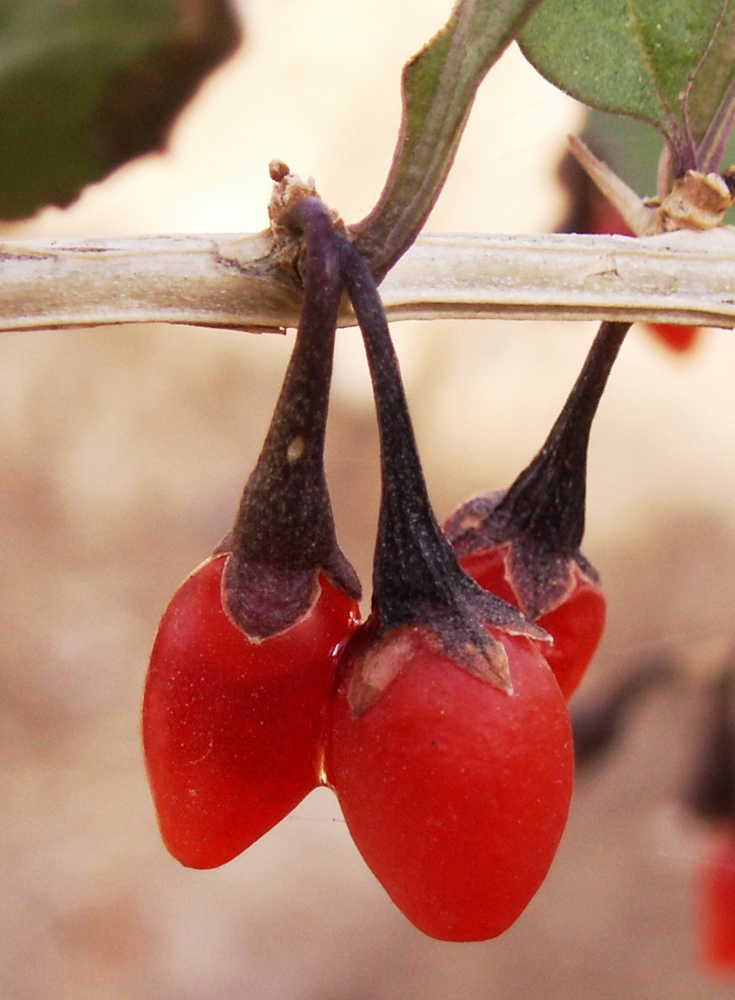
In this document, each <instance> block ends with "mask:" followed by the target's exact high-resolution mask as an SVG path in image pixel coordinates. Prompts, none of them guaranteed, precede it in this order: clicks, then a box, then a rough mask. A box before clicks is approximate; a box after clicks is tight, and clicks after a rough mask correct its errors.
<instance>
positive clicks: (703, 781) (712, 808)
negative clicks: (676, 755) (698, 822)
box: [687, 662, 735, 822]
mask: <svg viewBox="0 0 735 1000" xmlns="http://www.w3.org/2000/svg"><path fill="white" fill-rule="evenodd" d="M710 698H711V703H710V714H709V718H708V720H707V725H706V732H704V734H703V740H702V745H701V747H700V750H699V758H698V760H697V762H696V766H695V769H694V777H693V781H692V783H691V786H690V788H689V791H688V794H687V804H688V806H689V808H690V809H691V810H692V812H694V813H695V814H696V815H697V816H700V817H701V818H702V819H704V820H707V821H709V822H718V821H721V820H735V666H734V665H733V663H732V662H730V663H728V665H727V666H726V668H725V669H724V670H723V671H722V673H721V674H720V675H719V676H718V677H717V678H716V679H715V681H714V684H713V686H712V692H711V695H710Z"/></svg>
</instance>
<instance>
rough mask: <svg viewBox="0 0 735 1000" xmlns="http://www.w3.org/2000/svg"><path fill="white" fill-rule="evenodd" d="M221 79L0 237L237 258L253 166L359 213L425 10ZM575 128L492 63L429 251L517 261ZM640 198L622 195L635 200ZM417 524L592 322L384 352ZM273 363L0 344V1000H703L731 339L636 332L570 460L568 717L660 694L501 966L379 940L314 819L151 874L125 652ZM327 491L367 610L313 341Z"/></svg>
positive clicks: (313, 19) (147, 630) (263, 54)
mask: <svg viewBox="0 0 735 1000" xmlns="http://www.w3.org/2000/svg"><path fill="white" fill-rule="evenodd" d="M241 6H242V15H243V17H244V19H245V26H246V40H245V44H244V46H243V48H242V49H241V51H240V52H239V53H238V54H237V55H236V56H235V57H234V58H233V59H231V60H230V61H229V62H228V63H227V64H226V65H225V66H224V67H223V68H221V69H220V70H218V71H217V72H216V73H215V74H214V75H213V76H212V77H211V78H210V79H209V80H208V81H207V82H206V83H205V84H204V86H203V87H202V88H201V90H200V91H199V93H198V94H197V96H196V98H195V99H194V101H193V102H192V103H191V105H190V106H189V107H188V109H187V110H186V111H185V112H184V114H183V115H182V117H181V118H180V120H179V122H178V124H177V126H176V128H175V130H174V132H173V134H172V137H171V142H170V146H169V149H168V151H167V152H166V153H165V154H163V155H155V156H148V157H144V158H142V159H140V160H137V161H135V162H134V163H132V164H130V165H129V166H126V167H124V168H122V169H120V170H119V171H117V172H116V173H115V174H114V175H113V176H112V177H111V178H109V179H108V180H107V181H105V182H104V183H101V184H99V185H97V186H95V187H94V188H91V189H89V190H88V191H87V192H86V193H85V194H84V196H83V197H82V198H81V199H80V200H79V201H78V202H77V203H76V204H75V205H73V206H72V207H71V208H69V209H68V210H66V211H59V210H48V211H45V212H43V213H42V214H41V215H39V216H37V217H36V218H35V219H33V220H31V221H30V222H28V223H24V224H14V225H8V226H6V227H5V229H4V230H3V235H4V236H5V237H7V238H14V237H19V236H21V235H33V236H39V237H40V236H43V237H51V236H62V235H76V236H80V237H82V236H95V235H100V236H101V235H110V236H114V235H123V234H136V233H165V232H223V231H227V232H249V231H257V230H260V229H262V228H264V227H265V226H266V224H267V216H266V205H267V201H268V197H269V193H270V180H269V178H268V162H269V160H270V159H272V158H274V157H279V158H281V159H283V160H285V161H286V162H287V163H288V164H289V165H290V166H291V168H292V169H293V170H294V171H296V172H297V173H300V174H302V175H304V176H308V175H312V176H314V178H315V179H316V182H317V185H318V188H319V191H320V193H321V194H322V196H323V197H324V199H325V200H326V201H327V202H328V203H329V204H330V205H332V206H334V207H336V208H337V209H339V211H340V212H341V213H342V215H343V217H344V218H345V219H346V220H347V221H348V222H352V221H356V220H358V219H359V218H362V217H363V216H364V215H365V214H366V213H367V212H368V211H369V209H370V208H371V207H372V205H373V203H374V201H375V199H376V198H377V196H378V194H379V192H380V189H381V187H382V183H383V180H384V177H385V174H386V172H387V170H388V166H389V163H390V159H391V154H392V151H393V146H394V142H395V136H396V132H397V128H398V122H399V116H400V95H399V77H400V71H401V67H402V65H403V63H404V62H405V61H406V59H407V58H408V57H409V56H410V55H412V54H413V53H414V52H415V51H417V50H418V49H419V48H420V46H421V45H422V44H423V43H424V42H425V41H426V40H427V39H428V38H429V37H431V35H432V34H433V33H434V32H435V31H436V30H437V29H438V28H439V27H440V26H441V25H442V24H443V23H444V21H445V20H446V18H447V16H448V14H449V12H450V7H451V4H450V3H449V0H400V3H395V0H372V2H371V3H357V2H353V3H349V4H345V3H343V2H339V0H275V2H270V3H267V2H265V0H249V2H244V0H243V2H242V4H241ZM582 118H583V115H582V111H581V109H580V108H579V107H578V106H577V105H575V104H574V102H572V101H570V100H568V99H567V98H565V97H564V96H563V95H561V94H560V93H558V92H557V91H555V90H554V89H553V88H552V87H550V86H549V85H548V84H546V83H545V82H544V81H543V80H542V79H541V78H540V77H538V76H537V75H536V74H535V72H534V71H533V70H532V69H531V68H530V67H529V66H528V65H527V64H526V63H525V62H524V61H523V59H522V57H521V56H520V54H519V53H518V51H517V50H516V49H514V48H512V49H511V50H509V51H508V52H507V54H506V55H505V56H504V57H503V59H502V61H501V62H500V63H499V64H498V65H497V67H495V68H494V69H493V70H492V72H491V74H490V76H489V78H488V79H487V80H486V82H485V84H484V85H483V87H482V89H481V92H480V94H479V97H478V99H477V103H476V106H475V108H474V110H473V112H472V116H471V118H470V122H469V126H468V128H467V132H466V135H465V137H464V139H463V142H462V145H461V147H460V151H459V155H458V157H457V161H456V165H455V167H454V170H453V172H452V174H451V176H450V179H449V182H448V184H447V186H446V189H445V191H444V192H443V194H442V196H441V198H440V200H439V203H438V204H437V206H436V209H435V211H434V213H433V215H432V218H431V219H430V221H429V225H428V226H427V229H428V230H429V231H440V232H451V231H457V232H461V231H467V232H472V231H476V232H487V233H511V232H516V233H522V232H542V231H548V230H552V229H554V228H555V227H556V226H557V225H559V224H560V222H561V220H562V218H563V217H564V215H565V213H566V212H567V211H568V209H569V205H568V197H567V194H566V193H565V192H564V191H563V190H562V188H561V187H560V186H559V184H558V181H557V167H558V163H559V160H560V158H561V156H562V155H563V152H564V148H565V136H566V134H567V133H568V132H570V131H574V130H577V129H579V128H580V127H581V123H582ZM654 186H655V178H654V177H653V176H652V177H651V179H650V189H651V190H652V189H653V188H654ZM394 329H395V340H396V346H397V349H398V351H399V354H400V357H401V363H402V366H403V371H404V375H405V380H406V387H407V392H408V396H409V400H410V404H411V408H412V412H413V415H414V419H415V423H416V431H417V436H418V439H419V444H420V447H421V452H422V455H423V458H424V463H425V471H426V475H427V479H428V482H429V487H430V491H431V494H432V498H433V500H434V502H435V506H436V509H437V513H438V514H439V516H440V518H443V517H444V516H446V514H448V513H449V512H450V511H451V510H452V509H453V507H454V506H455V505H457V504H458V503H459V502H460V501H461V500H463V499H464V498H465V497H466V496H467V495H468V494H470V493H472V492H475V491H477V490H480V489H486V488H500V487H503V486H505V485H507V484H508V483H509V482H510V481H511V480H512V479H513V478H514V476H515V475H516V474H517V472H518V471H519V470H520V469H521V468H522V466H523V465H525V463H526V462H527V461H528V460H529V459H530V457H531V456H532V455H533V453H534V452H535V451H536V450H537V448H538V447H539V446H540V444H541V443H542V441H543V439H544V437H545V435H546V433H547V431H548V429H549V427H550V426H551V423H552V421H553V419H554V418H555V416H556V414H557V412H558V410H559V408H560V406H561V404H562V402H563V400H564V398H565V396H566V394H567V392H568V390H569V388H570V386H571V384H572V382H573V381H574V378H575V377H576V374H577V371H578V369H579V367H580V365H581V363H582V360H583V358H584V355H585V353H586V350H587V348H588V346H589V344H590V342H591V339H592V336H593V333H594V328H593V327H592V325H588V324H570V323H556V324H543V325H542V324H537V323H511V322H435V323H421V324H418V323H413V324H411V323H404V324H396V326H395V328H394ZM291 344H292V334H290V335H289V336H288V337H276V336H254V335H247V334H241V333H232V332H228V331H212V330H205V329H191V328H182V327H166V326H156V327H117V328H100V329H94V330H83V331H78V332H61V333H58V332H35V333H25V334H17V335H15V334H13V335H5V336H4V337H3V339H2V344H0V352H1V357H2V362H1V363H0V382H1V391H0V413H1V414H2V418H1V419H2V428H3V430H2V434H0V483H2V488H0V511H1V516H0V550H1V553H2V564H3V567H4V572H3V573H2V575H0V606H1V607H2V616H3V629H2V637H3V641H2V645H1V647H0V748H1V752H0V788H1V789H2V796H1V798H2V816H3V818H2V821H1V822H0V846H1V850H0V872H1V874H0V885H2V891H1V892H0V926H1V927H2V928H3V932H2V934H1V935H0V996H1V997H2V998H3V1000H36V998H38V1000H41V998H44V1000H45V998H52V997H53V998H54V1000H123V998H124V1000H230V998H232V1000H235V998H241V997H242V998H251V997H252V998H258V1000H311V998H314V1000H317V998H318V1000H338V998H339V1000H363V998H364V1000H367V998H372V1000H394V998H395V1000H398V998H405V997H406V996H407V995H412V996H421V997H422V998H424V1000H455V998H457V1000H459V998H463V1000H480V998H483V1000H521V998H524V1000H525V998H528V997H539V998H541V997H543V998H545V1000H562V998H563V1000H574V998H593V997H594V998H595V1000H613V998H614V1000H619V998H621V997H637V998H646V1000H657V998H663V997H666V998H667V1000H677V998H686V1000H700V998H701V1000H716V998H719V997H723V998H724V997H725V996H731V995H732V994H731V991H732V982H730V984H729V985H728V984H727V982H726V981H719V980H717V979H713V978H711V977H710V976H709V975H708V974H707V973H706V970H704V969H703V967H702V965H701V964H700V962H699V960H698V955H697V945H696V933H695V925H696V906H695V898H694V887H695V884H696V878H697V871H698V866H699V864H700V863H701V859H702V856H703V852H704V851H705V850H706V849H707V837H708V832H707V831H706V830H705V829H704V828H702V827H701V825H699V824H697V823H696V822H695V821H694V820H692V819H690V818H688V817H687V816H686V814H685V812H684V810H683V809H682V808H681V805H680V800H681V795H682V791H683V788H684V785H685V784H686V782H687V780H688V776H689V771H690V765H691V761H692V758H693V755H694V754H695V751H696V748H697V745H698V742H699V741H700V740H701V737H702V734H703V731H704V726H705V721H704V720H705V712H706V692H707V685H708V681H709V679H710V678H711V677H712V675H713V674H714V672H715V671H716V670H717V668H718V666H719V664H720V662H721V660H722V657H723V656H724V655H725V654H726V652H727V651H728V649H729V648H730V645H731V643H732V641H733V632H734V631H735V629H734V627H733V614H732V611H733V606H734V605H735V508H733V503H732V495H733V489H734V487H735V449H733V447H732V437H733V424H734V419H735V418H734V414H733V402H732V374H731V373H732V372H733V371H734V370H735V338H733V336H732V333H730V332H727V331H707V332H706V334H705V335H704V336H703V337H702V338H700V341H699V342H698V343H697V345H696V348H695V349H694V350H693V351H692V352H690V353H688V354H686V355H676V354H674V353H671V352H670V351H667V350H666V349H665V347H663V346H662V345H661V344H660V343H658V342H657V341H655V340H654V339H653V338H652V337H651V336H650V335H648V334H647V333H645V331H643V330H641V329H639V328H636V329H634V331H633V332H632V333H631V335H630V336H629V338H628V341H627V342H626V344H625V345H624V348H623V350H622V353H621V357H620V359H619V362H618V363H617V366H616V368H615V370H614V372H613V374H612V377H611V381H610V386H609V389H608V391H607V392H606V395H605V398H604V399H603V402H602V405H601V408H600V413H599V416H598V419H597V422H596V426H595V429H594V432H593V438H592V453H591V458H590V485H589V498H588V531H587V536H586V542H585V551H586V554H587V555H588V556H589V558H590V559H591V560H592V561H593V562H594V563H595V564H596V565H597V567H598V569H599V570H600V572H601V574H602V577H603V580H604V582H605V585H606V589H607V594H608V598H609V607H610V615H609V626H608V630H607V634H606V637H605V639H604V642H603V646H602V648H601V650H600V652H599V655H598V657H597V659H596V661H595V663H594V664H593V666H592V667H591V668H590V671H589V674H588V678H587V679H586V681H585V683H584V684H583V686H582V688H581V689H580V691H579V692H578V694H577V695H575V699H576V700H577V701H579V702H580V703H584V702H586V701H587V700H588V699H590V698H595V697H597V696H598V694H600V693H604V692H605V691H606V690H607V689H608V688H609V687H610V686H611V685H613V684H614V682H615V681H616V679H617V678H620V677H623V676H625V675H626V674H628V673H629V672H630V671H631V670H633V669H634V668H635V667H636V665H637V664H639V663H641V662H643V661H645V660H647V658H649V657H650V656H653V655H659V654H661V653H663V654H665V655H666V656H670V657H671V658H672V660H673V661H674V662H675V663H676V672H675V677H674V680H673V681H672V682H671V683H669V684H667V685H665V686H661V687H660V688H657V689H655V690H652V691H650V692H648V693H647V694H646V696H645V697H644V698H642V699H641V700H640V702H639V703H638V704H636V705H635V706H633V709H632V711H631V713H630V716H629V718H628V720H627V722H628V725H627V728H626V729H625V731H624V733H623V734H622V736H621V739H620V742H619V744H618V745H617V747H616V748H615V750H614V752H613V753H611V754H610V755H609V756H608V757H607V758H606V759H605V760H604V761H602V762H601V763H600V764H599V766H597V767H590V768H589V769H587V770H585V771H584V772H583V773H581V774H580V777H579V781H578V787H577V791H576V794H575V800H574V803H573V808H572V815H571V820H570V823H569V827H568V831H567V834H566V836H565V839H564V841H563V844H562V847H561V850H560V852H559V855H558V858H557V861H556V863H555V865H554V867H553V869H552V871H551V874H550V876H549V878H548V880H547V882H546V883H545V885H544V886H543V888H542V890H541V891H540V892H539V894H538V896H537V897H536V899H535V900H534V901H533V902H532V904H531V905H530V906H529V908H528V910H527V911H526V913H525V914H524V915H523V917H522V918H521V919H520V920H519V921H518V923H517V924H516V926H514V927H513V928H512V929H511V930H510V931H509V932H508V933H507V934H506V935H505V936H504V937H503V938H501V939H499V940H497V941H491V942H487V943H483V944H472V945H456V944H444V943H440V942H437V941H433V940H430V939H428V938H426V937H424V936H422V935H421V934H420V933H419V932H418V931H416V930H414V928H413V927H412V926H411V925H409V924H408V922H407V921H406V920H405V919H404V918H403V917H402V915H401V914H400V913H399V912H398V911H397V910H396V909H395V908H394V907H393V905H392V904H391V903H390V901H389V900H388V898H387V897H386V896H385V894H384V892H383V891H382V889H381V888H380V886H379V885H378V884H377V882H376V881H375V880H374V879H373V877H372V875H371V874H370V873H369V871H368V870H367V869H366V867H365V865H364V864H363V862H362V860H361V858H360V857H359V855H358V854H357V851H356V850H355V848H354V847H353V845H352V843H351V841H350V838H349V835H348V833H347V830H346V827H345V825H344V823H343V821H342V819H341V817H340V815H339V810H338V808H337V806H336V803H335V800H334V798H333V796H332V795H331V793H330V792H329V791H328V790H326V789H321V790H319V791H317V792H315V793H313V794H312V795H311V796H310V797H309V798H308V799H307V800H306V801H305V802H303V803H302V805H301V806H300V807H299V808H298V809H297V810H296V811H295V812H294V813H293V814H292V815H291V816H289V817H288V818H287V819H286V820H285V821H284V822H283V823H281V824H280V826H279V827H278V828H276V829H275V830H274V831H272V832H271V833H270V834H268V835H267V836H266V837H265V838H263V839H262V840H261V841H260V842H258V843H257V844H256V845H255V846H254V847H252V848H251V849H250V850H249V851H248V852H247V853H246V854H245V855H243V856H242V857H240V858H239V859H237V860H236V861H234V862H232V863H231V864H229V865H227V866H226V867H225V868H223V869H220V870H217V871H213V872H196V871H189V870H186V869H184V868H182V867H180V866H179V865H178V864H177V863H176V862H175V861H173V860H172V859H171V858H170V857H169V856H168V855H167V854H166V852H165V850H164V848H163V846H162V844H161V842H160V840H159V837H158V832H157V828H156V822H155V817H154V814H153V809H152V805H151V801H150V797H149V793H148V789H147V785H146V779H145V773H144V769H143V763H142V755H141V749H140V742H139V711H140V699H141V692H142V687H143V681H144V677H145V671H146V660H147V655H148V651H149V648H150V645H151V642H152V638H153V635H154V632H155V628H156V624H157V621H158V619H159V617H160V614H161V612H162V611H163V609H164V607H165V605H166V603H167V601H168V598H169V597H170V595H171V594H172V592H173V590H174V589H175V588H176V586H177V585H178V583H179V582H180V581H181V579H182V578H183V577H184V576H185V575H186V574H187V573H188V572H189V571H190V570H191V569H192V568H193V567H194V566H195V565H196V564H197V563H198V562H199V561H200V560H202V559H203V558H204V557H206V555H207V554H208V553H209V552H210V551H211V549H212V548H213V546H214V545H215V544H216V542H217V541H218V540H219V538H220V537H221V536H222V534H223V533H224V531H225V530H226V529H227V528H228V527H229V525H230V523H231V519H232V516H233V513H234V509H235V505H236V503H237V501H238V499H239V494H240V491H241V488H242V485H243V482H244V480H245V478H246V476H247V474H248V472H249V470H250V468H251V466H252V463H253V462H254V459H255V457H256V455H257V453H258V451H259V449H260V445H261V442H262V438H263V435H264V432H265V429H266V427H267V424H268V420H269V416H270V412H271V409H272V406H273V404H274V402H275V398H276V395H277V392H278V388H279V385H280V380H281V377H282V373H283V369H284V366H285V364H286V361H287V358H288V353H289V350H290V347H291ZM328 466H329V473H330V477H331V487H332V494H333V501H334V507H335V514H336V518H337V524H338V531H339V535H340V539H341V542H342V545H343V547H344V548H345V550H346V552H347V553H348V555H349V556H350V558H351V559H352V560H353V562H354V563H355V565H356V567H357V568H358V570H359V571H360V573H361V576H362V578H363V581H364V582H365V585H366V590H367V591H368V593H369V580H370V563H371V554H372V544H373V537H374V532H375V518H376V512H377V500H378V487H379V484H378V457H377V445H376V433H375V426H374V419H373V412H372V404H371V397H370V392H369V386H368V380H367V372H366V367H365V364H364V361H363V358H362V354H361V346H360V342H359V337H358V335H357V333H356V332H355V331H354V330H345V331H343V332H341V333H340V334H339V337H338V348H337V359H336V370H335V380H334V394H333V403H332V409H331V415H330V427H329V439H328Z"/></svg>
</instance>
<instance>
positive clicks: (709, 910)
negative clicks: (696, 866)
mask: <svg viewBox="0 0 735 1000" xmlns="http://www.w3.org/2000/svg"><path fill="white" fill-rule="evenodd" d="M699 893H700V910H701V912H700V921H701V927H700V936H701V948H702V956H703V959H704V962H705V964H706V965H707V967H708V968H709V969H711V970H712V971H713V972H717V973H727V974H729V975H735V823H733V824H731V825H730V826H729V827H728V828H727V829H726V830H719V831H717V832H716V834H715V835H714V838H713V842H712V844H711V849H710V853H709V856H708V857H707V858H706V860H705V862H704V865H703V868H702V871H701V873H700V885H699Z"/></svg>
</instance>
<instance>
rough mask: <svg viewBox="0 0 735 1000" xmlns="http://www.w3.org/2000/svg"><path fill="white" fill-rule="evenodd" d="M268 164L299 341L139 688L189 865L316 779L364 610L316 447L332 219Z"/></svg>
mask: <svg viewBox="0 0 735 1000" xmlns="http://www.w3.org/2000/svg"><path fill="white" fill-rule="evenodd" d="M276 179H278V180H279V181H280V183H279V185H278V186H277V189H276V193H277V196H278V197H277V199H276V207H277V215H278V218H276V220H275V223H276V224H282V225H283V226H285V227H287V228H288V229H289V230H291V231H292V232H293V233H294V234H302V235H303V239H304V243H305V254H306V261H305V278H304V302H303V311H302V314H301V321H300V324H299V330H298V334H297V338H296V343H295V346H294V350H293V353H292V356H291V361H290V364H289V367H288V370H287V372H286V376H285V380H284V383H283V388H282V390H281V394H280V397H279V399H278V403H277V405H276V409H275V412H274V415H273V419H272V422H271V425H270V429H269V431H268V434H267V437H266V440H265V443H264V445H263V449H262V452H261V454H260V457H259V459H258V462H257V464H256V466H255V469H254V470H253V472H252V474H251V476H250V478H249V479H248V482H247V484H246V486H245V490H244V493H243V497H242V501H241V504H240V508H239V511H238V513H237V518H236V520H235V525H234V528H233V530H232V532H231V533H230V535H229V536H228V537H227V538H226V539H225V541H224V542H223V543H222V544H221V545H220V546H219V548H218V550H217V551H216V552H215V553H214V555H212V556H211V558H209V559H208V560H207V561H206V562H204V563H203V564H202V565H201V566H200V567H199V568H198V569H196V570H195V571H194V572H193V573H192V575H191V576H190V577H189V578H188V579H187V580H186V581H185V582H184V583H183V584H182V585H181V587H180V588H179V589H178V591H177V592H176V593H175V594H174V597H173V598H172V600H171V603H170V604H169V606H168V608H167V609H166V611H165V612H164V615H163V618H162V620H161V623H160V625H159V628H158V633H157V635H156V639H155V642H154V645H153V650H152V653H151V658H150V665H149V669H148V677H147V681H146V687H145V695H144V701H143V745H144V750H145V759H146V765H147V769H148V777H149V780H150V785H151V789H152V792H153V798H154V801H155V806H156V811H157V814H158V821H159V825H160V828H161V833H162V836H163V840H164V842H165V843H166V846H167V847H168V849H169V850H170V852H171V853H172V854H173V855H174V856H175V857H176V858H178V859H179V860H180V861H181V862H183V863H184V864H186V865H189V866H191V867H195V868H211V867H214V866H216V865H221V864H223V863H225V862H226V861H229V860H230V859H232V858H233V857H235V856H236V855H237V854H239V853H240V852H241V851H243V850H245V848H247V847H249V846H250V845H251V844H252V843H253V842H254V841H255V840H257V839H258V838H259V837H260V836H262V835H263V834H264V833H266V832H267V831H268V830H269V829H270V828H271V827H273V826H274V825H275V824H276V823H278V822H279V820H281V819H282V818H283V817H284V816H285V815H286V814H287V813H289V812H290V811H291V809H293V807H294V806H295V805H296V804H297V803H298V802H299V801H301V799H303V797H304V796H305V795H306V794H307V793H308V792H310V791H311V790H312V789H313V788H315V787H316V786H317V785H318V784H319V764H320V757H321V749H320V741H321V733H322V716H323V713H324V707H325V703H326V701H327V698H328V695H329V693H330V691H331V689H332V686H333V680H334V651H335V648H336V647H337V646H338V644H339V643H340V642H341V641H342V640H344V638H345V637H346V636H347V635H349V633H350V632H351V631H352V630H353V629H354V627H355V625H356V624H357V622H358V621H359V617H360V614H359V605H358V598H359V596H360V586H359V582H358V580H357V577H356V575H355V573H354V570H353V569H352V567H351V566H350V565H349V563H348V562H347V560H346V559H345V557H344V556H343V554H342V552H341V551H340V549H339V546H338V545H337V542H336V538H335V531H334V522H333V517H332V510H331V505H330V501H329V495H328V492H327V484H326V478H325V473H324V462H323V451H324V435H325V427H326V418H327V406H328V394H329V383H330V378H331V370H332V352H333V345H334V336H335V329H336V323H337V308H338V303H339V298H340V291H341V283H340V273H339V269H340V262H339V250H338V245H337V240H336V233H335V229H334V225H333V222H332V219H331V218H330V216H329V213H328V212H327V210H326V209H325V208H324V206H323V205H322V203H321V202H320V201H319V200H318V199H317V198H316V197H315V195H314V193H313V192H312V191H311V190H309V189H308V188H304V187H303V186H300V185H299V184H298V183H296V182H294V181H293V179H292V178H289V177H285V176H283V171H279V172H277V173H276Z"/></svg>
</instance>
